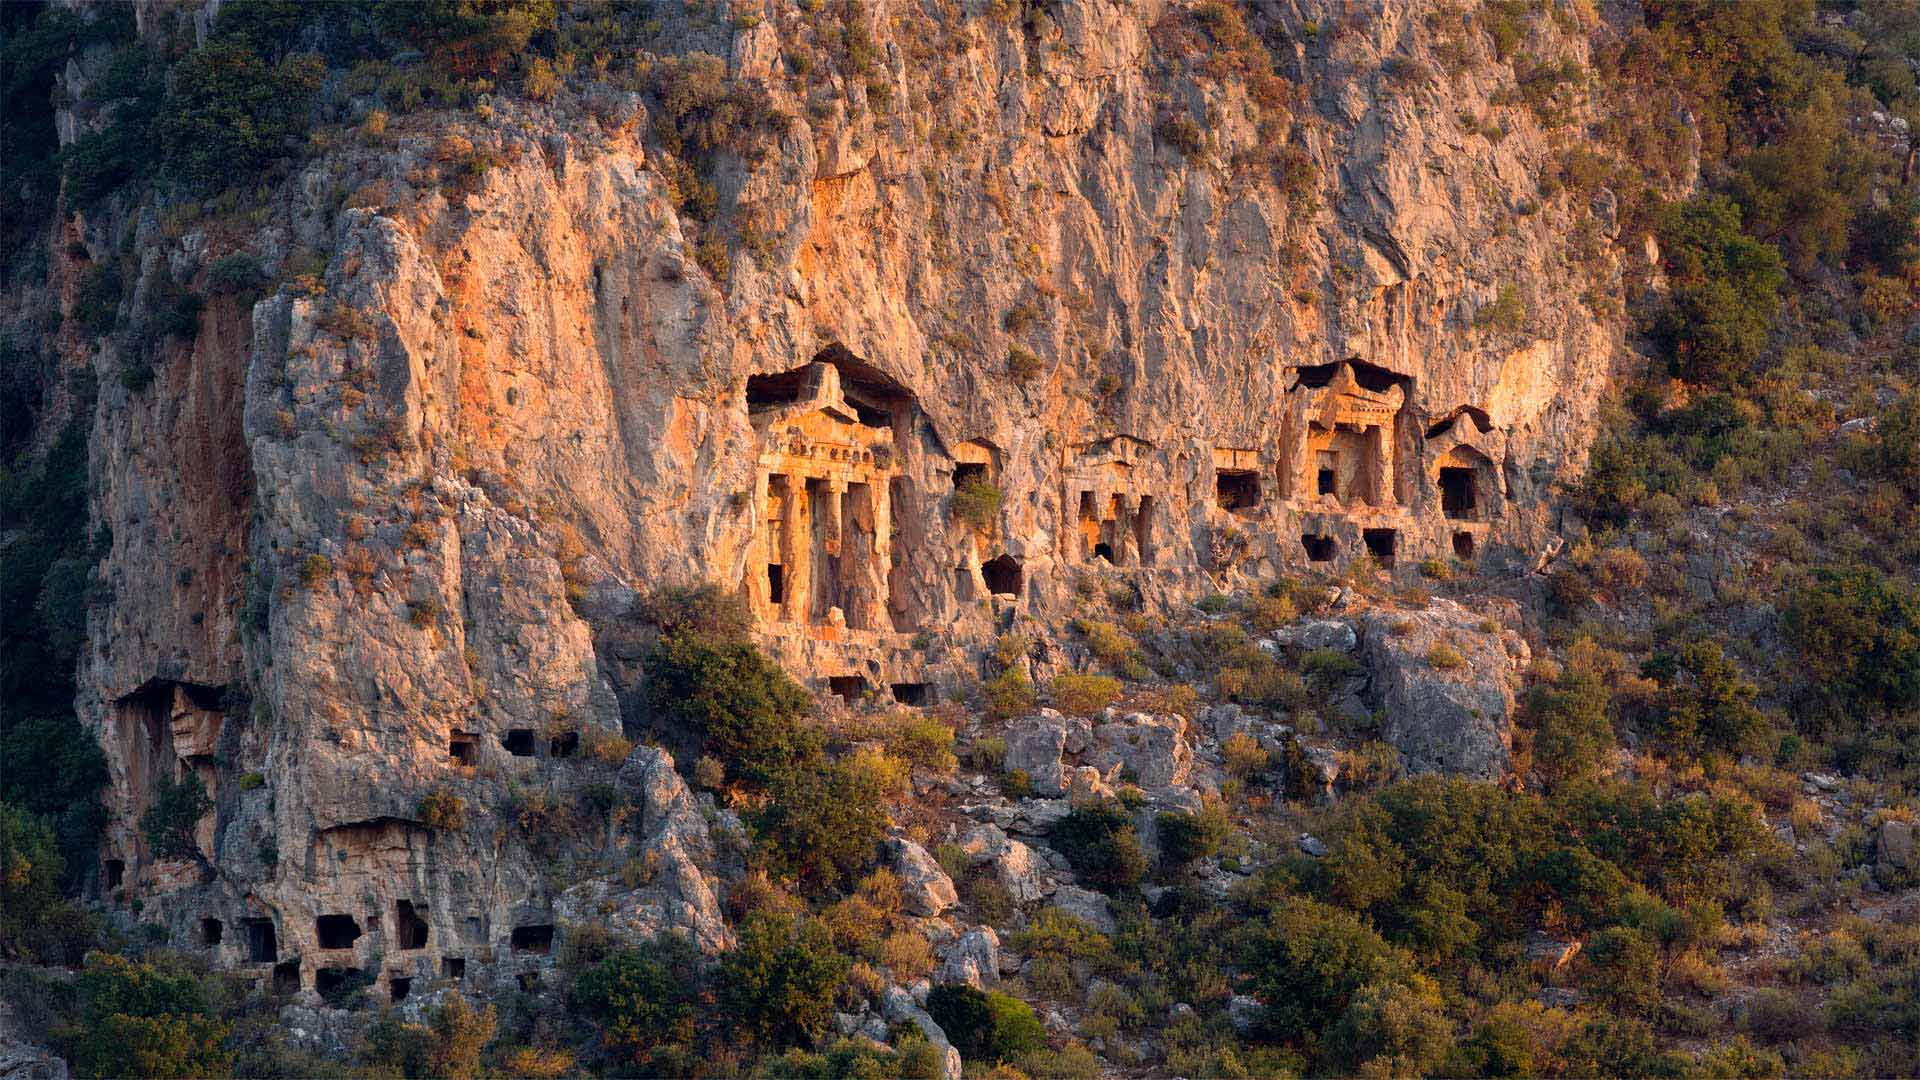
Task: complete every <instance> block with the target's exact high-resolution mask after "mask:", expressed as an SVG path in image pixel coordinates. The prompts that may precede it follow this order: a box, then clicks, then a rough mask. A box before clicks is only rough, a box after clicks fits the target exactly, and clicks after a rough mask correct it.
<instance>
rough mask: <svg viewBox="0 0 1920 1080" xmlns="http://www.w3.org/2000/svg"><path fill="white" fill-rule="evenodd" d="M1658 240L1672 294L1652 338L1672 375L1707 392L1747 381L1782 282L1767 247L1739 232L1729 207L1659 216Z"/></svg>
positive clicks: (1706, 205) (1689, 207)
mask: <svg viewBox="0 0 1920 1080" xmlns="http://www.w3.org/2000/svg"><path fill="white" fill-rule="evenodd" d="M1659 231H1660V240H1661V245H1662V250H1663V254H1664V257H1665V259H1666V260H1667V265H1668V267H1669V269H1668V276H1669V277H1670V279H1671V280H1672V283H1673V291H1672V296H1671V298H1670V300H1669V301H1668V305H1667V306H1666V307H1665V308H1664V309H1663V310H1662V311H1661V312H1660V313H1659V315H1658V316H1657V317H1656V319H1655V321H1654V325H1653V335H1654V338H1655V340H1656V341H1657V342H1658V343H1659V345H1660V347H1661V349H1662V350H1663V351H1664V352H1665V354H1666V357H1667V361H1668V364H1669V366H1670V367H1671V369H1672V371H1673V373H1674V374H1675V375H1678V376H1680V377H1682V378H1685V379H1689V380H1691V381H1694V382H1700V383H1705V384H1707V385H1709V386H1715V387H1728V386H1734V385H1738V384H1739V383H1741V382H1743V381H1744V380H1746V379H1747V378H1748V377H1749V376H1750V375H1751V374H1752V373H1753V370H1754V368H1755V366H1756V364H1757V363H1758V361H1759V358H1760V350H1761V347H1762V346H1763V345H1764V344H1765V343H1766V336H1767V330H1768V328H1769V327H1770V326H1771V325H1772V323H1773V319H1774V315H1775V314H1776V313H1777V312H1778V311H1779V307H1780V295H1779V293H1780V286H1781V285H1783V284H1784V283H1785V281H1786V274H1785V272H1784V271H1783V270H1782V268H1781V265H1780V256H1779V253H1778V252H1777V251H1775V250H1774V249H1773V247H1771V246H1770V245H1767V244H1764V243H1761V242H1760V241H1757V240H1754V239H1753V238H1751V237H1749V236H1747V235H1746V234H1745V233H1743V232H1741V230H1740V208H1739V207H1738V206H1737V205H1735V204H1734V203H1733V201H1732V200H1730V199H1726V198H1722V197H1713V196H1706V197H1702V198H1700V199H1697V200H1694V201H1693V202H1689V203H1683V204H1676V205H1672V206H1669V207H1666V208H1664V209H1663V211H1662V214H1661V217H1660V222H1659Z"/></svg>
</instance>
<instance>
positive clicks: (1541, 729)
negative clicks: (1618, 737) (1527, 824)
mask: <svg viewBox="0 0 1920 1080" xmlns="http://www.w3.org/2000/svg"><path fill="white" fill-rule="evenodd" d="M1527 712H1528V713H1529V714H1531V716H1532V717H1533V722H1534V738H1533V760H1534V766H1535V767H1536V768H1538V769H1539V770H1540V771H1541V773H1543V774H1544V775H1545V776H1546V777H1547V778H1548V779H1549V780H1551V781H1553V782H1555V783H1564V782H1567V781H1570V780H1577V779H1582V778H1584V777H1589V776H1592V775H1594V773H1595V772H1597V771H1598V770H1599V768H1600V766H1601V765H1602V764H1603V763H1604V762H1605V761H1606V759H1607V757H1608V756H1609V755H1610V754H1611V753H1612V752H1613V724H1612V722H1611V721H1609V720H1608V719H1607V687H1606V684H1605V683H1604V682H1602V681H1601V680H1600V678H1599V677H1598V676H1596V675H1594V674H1592V673H1590V672H1576V671H1568V672H1566V673H1564V674H1562V675H1561V676H1560V678H1559V679H1558V680H1556V681H1555V682H1554V684H1553V685H1552V686H1540V687H1536V688H1534V690H1533V693H1532V694H1531V695H1529V697H1528V699H1527Z"/></svg>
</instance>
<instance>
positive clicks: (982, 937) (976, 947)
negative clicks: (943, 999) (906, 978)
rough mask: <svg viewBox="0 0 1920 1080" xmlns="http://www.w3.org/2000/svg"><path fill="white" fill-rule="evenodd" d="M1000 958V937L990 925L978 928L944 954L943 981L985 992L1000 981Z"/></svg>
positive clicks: (968, 932) (950, 946) (950, 943)
mask: <svg viewBox="0 0 1920 1080" xmlns="http://www.w3.org/2000/svg"><path fill="white" fill-rule="evenodd" d="M1000 956H1001V954H1000V935H999V934H997V933H995V932H994V929H993V927H991V926H976V927H974V928H973V929H971V930H969V931H967V932H966V933H964V934H961V935H960V936H959V937H957V938H954V939H953V940H952V941H951V942H949V943H948V944H947V947H946V949H945V950H944V951H942V953H941V958H940V981H941V982H942V983H965V984H967V985H968V986H971V987H973V988H974V989H976V990H979V989H984V988H985V987H987V986H989V985H991V984H993V983H996V982H998V981H1000Z"/></svg>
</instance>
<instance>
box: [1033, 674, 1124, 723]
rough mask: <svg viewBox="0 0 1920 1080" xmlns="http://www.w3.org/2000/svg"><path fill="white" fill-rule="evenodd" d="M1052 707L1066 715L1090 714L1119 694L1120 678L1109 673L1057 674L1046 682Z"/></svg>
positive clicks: (1104, 706) (1111, 702) (1102, 707)
mask: <svg viewBox="0 0 1920 1080" xmlns="http://www.w3.org/2000/svg"><path fill="white" fill-rule="evenodd" d="M1047 692H1048V694H1049V695H1050V696H1052V698H1053V705H1054V708H1057V709H1059V710H1060V711H1061V712H1063V713H1066V714H1067V715H1068V716H1092V715H1094V714H1095V713H1098V712H1099V711H1100V710H1102V709H1104V708H1106V707H1107V706H1109V705H1111V704H1113V701H1114V699H1115V698H1117V697H1119V696H1120V680H1119V679H1116V678H1114V677H1113V676H1111V675H1058V676H1055V677H1054V679H1053V681H1052V682H1051V683H1049V684H1047Z"/></svg>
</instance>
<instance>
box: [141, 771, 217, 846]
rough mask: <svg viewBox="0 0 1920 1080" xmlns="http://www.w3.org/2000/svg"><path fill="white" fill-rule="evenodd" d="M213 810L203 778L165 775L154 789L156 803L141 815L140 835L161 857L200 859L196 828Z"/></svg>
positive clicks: (189, 775)
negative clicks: (174, 778)
mask: <svg viewBox="0 0 1920 1080" xmlns="http://www.w3.org/2000/svg"><path fill="white" fill-rule="evenodd" d="M212 812H213V800H212V799H209V798H208V797H207V789H206V786H205V785H203V784H202V783H201V782H200V777H198V776H196V775H194V774H193V773H188V774H187V775H186V777H185V778H184V779H181V780H179V781H175V780H172V779H170V778H167V777H162V778H161V780H160V783H159V784H158V785H157V786H156V787H155V788H154V793H153V802H152V803H151V804H150V805H149V806H148V807H147V811H146V813H144V814H141V815H140V834H141V835H142V836H144V837H145V838H146V841H147V847H148V848H149V849H151V850H152V851H153V854H154V855H155V856H156V857H157V858H161V859H193V858H199V857H200V854H201V852H200V845H199V844H198V843H197V842H196V841H195V840H194V836H193V834H194V829H195V827H196V826H197V825H199V823H200V819H201V818H203V817H206V816H207V815H208V814H210V813H212Z"/></svg>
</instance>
